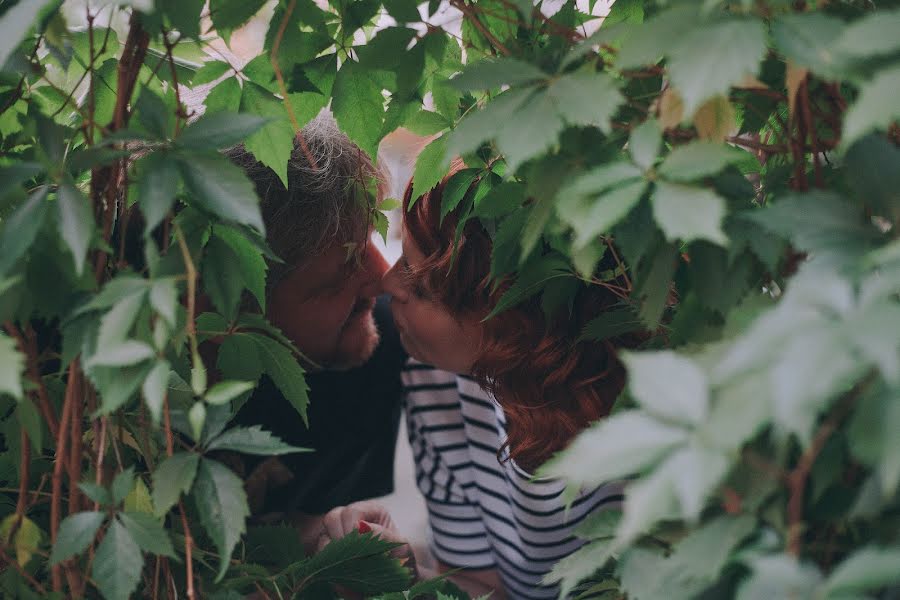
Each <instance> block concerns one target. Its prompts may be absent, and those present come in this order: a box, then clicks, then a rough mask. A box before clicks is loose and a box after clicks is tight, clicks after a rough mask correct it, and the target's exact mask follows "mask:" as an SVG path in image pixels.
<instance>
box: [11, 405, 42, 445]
mask: <svg viewBox="0 0 900 600" xmlns="http://www.w3.org/2000/svg"><path fill="white" fill-rule="evenodd" d="M16 418H17V419H18V420H19V425H21V426H22V428H23V429H24V430H25V432H26V433H27V434H28V439H29V440H30V441H31V447H32V448H34V451H35V452H42V451H43V449H44V418H43V417H42V416H41V414H40V412H38V409H37V407H36V406H35V405H34V402H32V401H31V400H30V399H26V400H24V401H22V402H19V404H18V405H17V406H16Z"/></svg>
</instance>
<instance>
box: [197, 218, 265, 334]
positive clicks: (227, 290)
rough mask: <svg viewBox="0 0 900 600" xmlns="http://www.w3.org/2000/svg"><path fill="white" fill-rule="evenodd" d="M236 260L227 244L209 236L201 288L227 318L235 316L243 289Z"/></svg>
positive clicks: (202, 268)
mask: <svg viewBox="0 0 900 600" xmlns="http://www.w3.org/2000/svg"><path fill="white" fill-rule="evenodd" d="M237 262H238V257H237V255H236V254H235V252H234V250H233V249H232V247H231V246H230V245H229V244H227V243H226V242H225V241H224V240H222V239H221V238H220V237H218V236H216V235H213V236H212V237H210V239H209V243H207V245H206V251H205V252H204V253H203V263H202V266H201V272H202V275H203V289H204V291H206V293H207V294H209V298H210V300H212V303H213V306H215V307H216V310H218V311H219V312H220V313H222V314H223V315H224V316H225V318H226V319H228V320H232V319H234V318H235V317H236V316H237V311H238V304H239V303H240V300H241V293H242V292H243V291H244V282H243V280H242V279H243V278H242V277H241V273H240V272H239V271H238V270H237V269H235V265H236V263H237ZM263 273H265V271H263Z"/></svg>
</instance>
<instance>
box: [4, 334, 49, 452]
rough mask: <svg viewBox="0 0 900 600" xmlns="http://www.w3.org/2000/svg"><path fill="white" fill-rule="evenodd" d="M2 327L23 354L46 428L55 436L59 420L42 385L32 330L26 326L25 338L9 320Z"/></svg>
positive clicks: (42, 380)
mask: <svg viewBox="0 0 900 600" xmlns="http://www.w3.org/2000/svg"><path fill="white" fill-rule="evenodd" d="M3 328H4V329H6V332H7V333H8V334H9V335H10V336H11V337H12V338H13V339H15V340H16V344H17V345H18V346H19V352H21V353H22V354H24V355H25V359H26V360H25V363H26V370H27V371H28V378H29V379H30V380H31V383H33V384H34V385H35V388H36V389H37V402H36V404H37V406H38V409H39V410H40V411H41V415H42V416H43V417H44V420H45V421H46V422H47V428H48V429H49V430H50V435H52V436H53V437H56V436H57V434H58V433H59V421H57V419H56V411H55V410H54V409H53V404H52V403H51V402H50V396H49V394H47V386H46V385H44V379H43V378H42V377H41V373H40V371H39V370H38V355H37V341H36V339H35V337H34V331H32V330H31V328H30V327H27V328H26V330H25V333H26V335H27V340H26V336H24V335H22V332H21V331H19V329H18V328H17V327H16V326H15V325H13V323H12V322H11V321H6V322H5V323H4V324H3Z"/></svg>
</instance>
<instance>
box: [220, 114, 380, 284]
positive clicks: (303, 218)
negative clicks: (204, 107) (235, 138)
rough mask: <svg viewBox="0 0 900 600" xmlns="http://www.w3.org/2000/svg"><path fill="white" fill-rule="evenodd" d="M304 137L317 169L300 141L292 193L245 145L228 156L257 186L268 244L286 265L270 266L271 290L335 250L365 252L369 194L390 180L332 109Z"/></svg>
mask: <svg viewBox="0 0 900 600" xmlns="http://www.w3.org/2000/svg"><path fill="white" fill-rule="evenodd" d="M301 134H302V137H303V141H304V143H305V144H306V148H307V149H308V150H309V154H310V155H311V156H312V159H313V160H314V161H315V164H310V161H309V160H308V158H307V154H306V152H305V151H304V150H303V148H302V147H301V145H300V141H299V137H298V138H297V139H295V140H294V149H293V152H292V153H291V158H290V160H289V161H288V166H287V179H288V187H287V189H285V188H284V184H283V183H282V181H281V179H280V178H279V177H278V175H276V174H275V172H274V171H273V170H272V169H270V168H269V167H267V166H265V165H263V164H262V163H261V162H259V161H257V160H256V158H255V157H254V156H253V154H251V153H250V152H248V151H247V149H246V148H244V146H243V145H239V146H235V147H233V148H230V149H229V150H227V151H226V152H225V153H226V155H227V156H228V157H229V158H230V159H231V160H232V162H234V163H235V164H237V165H238V166H239V167H241V168H242V169H244V171H245V172H246V173H247V175H248V176H249V177H250V179H251V180H252V181H253V183H254V185H255V186H256V192H257V194H259V198H260V210H261V211H262V217H263V221H264V222H265V225H266V239H267V241H268V243H269V246H270V247H271V248H272V250H273V251H274V252H275V254H277V255H278V256H279V258H281V259H282V260H283V261H284V264H277V263H272V264H270V271H269V277H268V278H267V284H268V287H270V288H271V287H272V286H273V285H275V284H276V283H278V282H279V281H280V280H281V279H283V278H284V276H285V275H287V273H288V272H289V271H290V270H291V269H293V268H294V267H296V266H298V265H301V264H302V263H303V262H305V261H307V260H309V259H310V258H313V257H315V256H318V255H319V254H321V253H322V252H324V251H325V250H327V249H328V248H330V247H332V246H333V245H335V244H346V243H357V244H359V245H360V246H361V245H362V244H363V243H364V241H365V239H366V235H367V234H368V225H369V210H370V208H372V207H371V206H370V205H369V202H370V201H374V198H370V197H369V196H368V195H367V194H365V193H364V192H365V190H367V189H369V190H370V189H371V184H372V182H373V181H374V182H375V183H376V185H381V184H382V183H383V179H384V178H383V176H382V173H381V172H380V171H379V169H378V168H377V167H376V166H375V165H373V163H372V161H371V160H370V159H369V157H368V155H366V153H365V152H363V151H362V150H360V148H359V147H358V146H356V144H354V143H353V142H352V141H350V138H348V137H347V136H346V135H344V134H343V133H342V132H341V131H340V129H339V128H338V126H337V123H336V122H335V121H334V118H333V117H332V116H331V114H330V113H329V112H328V110H327V109H326V110H323V111H322V112H321V113H319V115H318V116H317V117H316V118H315V119H313V120H312V121H311V122H310V123H309V124H307V125H306V126H305V127H303V129H302V131H301Z"/></svg>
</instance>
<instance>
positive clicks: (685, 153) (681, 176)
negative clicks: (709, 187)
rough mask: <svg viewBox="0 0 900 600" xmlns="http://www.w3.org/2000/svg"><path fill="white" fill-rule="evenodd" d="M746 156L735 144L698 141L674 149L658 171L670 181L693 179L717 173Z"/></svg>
mask: <svg viewBox="0 0 900 600" xmlns="http://www.w3.org/2000/svg"><path fill="white" fill-rule="evenodd" d="M746 158H747V153H746V152H744V151H742V150H738V149H737V148H734V147H733V146H728V145H726V144H716V143H714V142H705V141H696V142H691V143H689V144H685V145H684V146H678V147H677V148H675V149H674V150H672V152H671V154H669V155H668V156H667V157H666V158H665V160H664V161H663V163H662V164H661V165H660V166H659V169H658V170H657V172H658V173H659V174H660V175H661V176H663V177H665V178H666V179H668V180H670V181H693V180H696V179H700V178H702V177H709V176H710V175H715V174H716V173H718V172H720V171H721V170H722V169H724V168H725V167H727V166H728V165H730V164H735V163H739V162H741V161H742V160H745V159H746Z"/></svg>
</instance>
